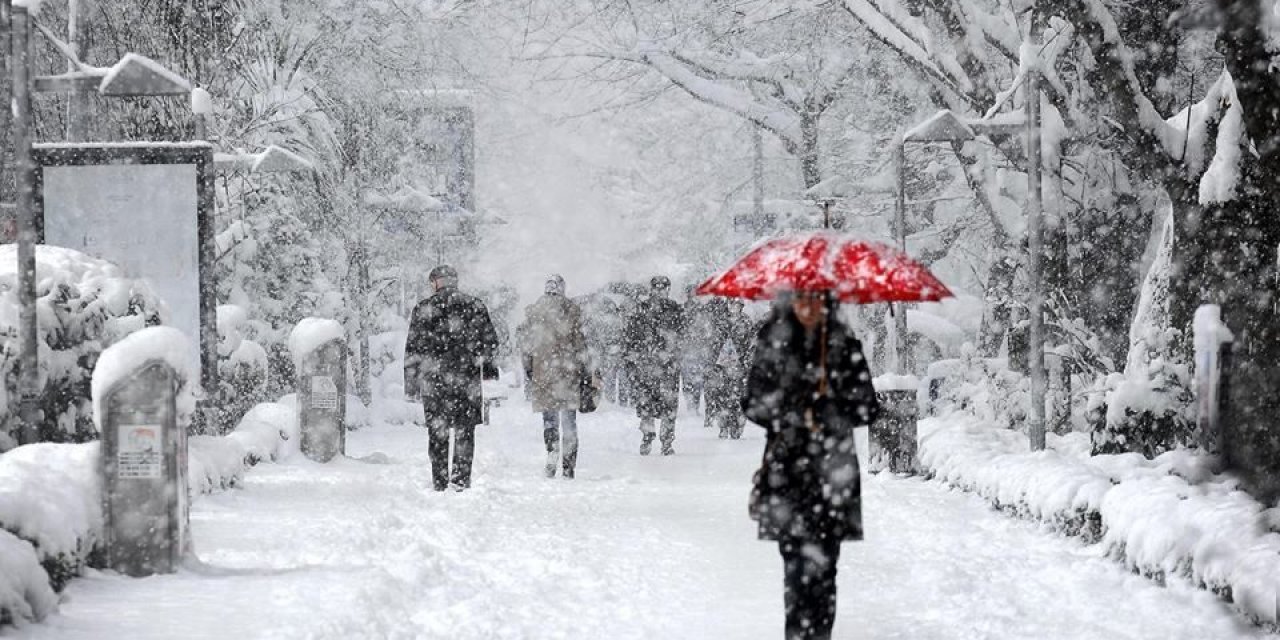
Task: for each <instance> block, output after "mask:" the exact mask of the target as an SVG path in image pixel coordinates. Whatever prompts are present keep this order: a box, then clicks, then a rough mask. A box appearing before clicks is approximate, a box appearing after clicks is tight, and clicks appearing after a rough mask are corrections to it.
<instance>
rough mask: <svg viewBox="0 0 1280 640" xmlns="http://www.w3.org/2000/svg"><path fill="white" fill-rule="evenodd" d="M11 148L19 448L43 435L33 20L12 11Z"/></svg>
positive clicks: (21, 10) (23, 11)
mask: <svg viewBox="0 0 1280 640" xmlns="http://www.w3.org/2000/svg"><path fill="white" fill-rule="evenodd" d="M12 13H13V15H12V30H13V31H12V38H13V55H12V59H13V147H14V154H13V156H14V165H15V168H16V170H17V175H16V177H15V180H16V183H17V185H16V186H17V200H18V202H17V205H18V209H17V217H18V306H19V311H18V335H19V352H18V354H19V355H18V358H19V359H18V418H19V421H20V422H21V425H22V426H21V427H20V428H19V433H18V442H19V443H20V444H27V443H31V442H36V441H37V440H38V439H39V433H40V421H41V416H40V404H39V401H40V400H39V395H38V394H39V382H40V378H39V370H38V367H39V360H38V358H39V352H38V351H37V346H36V345H37V344H38V340H39V336H38V327H37V324H36V322H37V320H36V224H35V169H36V167H35V161H34V159H33V158H32V156H31V133H32V122H31V77H30V76H31V16H30V15H29V14H28V13H27V9H26V8H25V7H13V10H12Z"/></svg>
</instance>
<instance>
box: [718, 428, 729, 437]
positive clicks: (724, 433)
mask: <svg viewBox="0 0 1280 640" xmlns="http://www.w3.org/2000/svg"><path fill="white" fill-rule="evenodd" d="M728 437H729V429H727V428H725V427H720V439H721V440H724V439H725V438H728Z"/></svg>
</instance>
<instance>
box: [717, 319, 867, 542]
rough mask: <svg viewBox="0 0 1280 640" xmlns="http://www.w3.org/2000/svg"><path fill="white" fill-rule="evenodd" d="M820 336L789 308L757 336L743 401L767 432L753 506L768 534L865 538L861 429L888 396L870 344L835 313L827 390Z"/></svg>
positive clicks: (746, 410)
mask: <svg viewBox="0 0 1280 640" xmlns="http://www.w3.org/2000/svg"><path fill="white" fill-rule="evenodd" d="M821 335H822V329H821V328H819V329H817V330H815V331H814V332H812V333H809V332H806V331H805V329H804V327H803V325H801V324H800V322H799V321H798V320H797V319H796V317H795V314H794V313H792V312H791V310H790V309H789V308H788V309H785V311H784V312H783V313H780V314H779V313H775V315H774V316H773V317H771V318H770V320H769V321H768V322H766V323H765V325H764V327H762V328H761V329H760V333H759V335H758V336H757V338H756V347H755V357H754V359H753V361H752V363H751V369H750V372H749V373H748V375H747V391H746V395H745V396H744V397H743V399H742V407H743V412H744V414H745V415H746V417H747V419H748V420H750V421H752V422H754V423H756V424H758V425H760V426H762V427H764V428H765V429H766V431H767V434H766V438H765V452H764V458H763V460H762V461H761V467H760V470H759V471H757V472H756V475H755V479H754V485H755V486H754V487H753V490H752V495H751V504H750V513H751V515H752V518H753V519H755V520H756V521H757V522H758V523H759V525H760V537H761V538H762V539H768V540H778V539H803V540H860V539H861V538H862V502H861V500H862V497H861V490H860V486H859V482H860V479H859V470H858V458H857V455H856V453H855V451H854V435H853V430H854V428H855V427H858V426H862V425H867V424H870V423H871V421H872V420H874V419H875V417H876V414H877V413H878V412H879V404H878V403H877V402H876V396H875V390H874V389H873V388H872V386H871V373H870V370H869V369H868V367H867V362H866V359H865V358H864V357H863V354H862V344H861V343H860V342H858V340H857V338H855V337H854V336H853V333H852V332H851V331H850V330H849V328H848V327H846V326H845V325H844V324H843V323H841V322H839V320H837V319H836V318H835V317H831V318H830V319H829V320H828V325H827V329H826V335H827V348H826V356H827V358H826V363H827V371H826V374H827V392H826V393H825V394H824V395H822V396H820V397H819V396H818V394H817V390H818V381H819V377H820V367H819V366H818V362H819V360H820V359H821V358H820V354H821V352H822V347H821V343H822V339H821ZM807 411H812V415H813V416H814V420H813V423H812V426H810V425H809V423H808V421H807V420H806V412H807Z"/></svg>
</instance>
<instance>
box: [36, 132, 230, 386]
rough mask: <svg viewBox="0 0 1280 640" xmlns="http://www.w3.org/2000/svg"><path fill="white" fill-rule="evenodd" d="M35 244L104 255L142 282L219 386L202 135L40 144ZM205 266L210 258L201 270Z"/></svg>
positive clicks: (208, 157) (209, 380)
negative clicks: (185, 139)
mask: <svg viewBox="0 0 1280 640" xmlns="http://www.w3.org/2000/svg"><path fill="white" fill-rule="evenodd" d="M33 153H34V156H35V161H36V164H37V169H36V197H35V204H36V225H37V228H38V233H39V235H40V238H39V242H41V243H43V244H49V245H54V246H59V247H67V248H70V249H75V250H77V251H81V252H84V253H86V254H89V255H91V256H94V257H97V258H101V259H103V260H107V261H109V262H112V263H114V264H116V265H119V266H120V267H121V268H122V269H124V271H125V273H126V274H128V275H129V276H131V277H135V278H141V279H144V280H146V281H147V282H148V283H149V284H150V285H151V287H152V288H153V289H154V290H155V292H156V293H157V294H158V295H159V296H160V298H161V299H163V300H164V302H165V303H166V305H167V306H168V309H169V314H168V318H167V319H166V321H165V322H166V324H169V325H172V326H174V327H176V328H178V329H179V330H181V331H182V332H183V333H186V334H187V335H188V336H190V337H191V339H192V340H195V341H197V342H198V343H199V344H200V353H199V354H196V355H194V356H193V358H196V359H199V360H200V361H201V362H193V363H192V364H193V365H197V364H198V365H200V371H201V383H202V386H203V387H204V388H206V389H213V388H216V376H217V352H216V349H217V332H216V324H217V323H216V317H215V309H216V308H217V305H216V301H215V300H214V298H213V296H214V295H215V288H214V282H213V268H212V265H213V262H214V259H215V249H214V244H213V182H212V177H213V150H212V148H211V147H210V146H209V145H208V144H207V143H118V144H117V143H112V144H93V143H86V144H42V145H36V146H35V148H34V150H33ZM201 265H210V268H208V269H202V268H201Z"/></svg>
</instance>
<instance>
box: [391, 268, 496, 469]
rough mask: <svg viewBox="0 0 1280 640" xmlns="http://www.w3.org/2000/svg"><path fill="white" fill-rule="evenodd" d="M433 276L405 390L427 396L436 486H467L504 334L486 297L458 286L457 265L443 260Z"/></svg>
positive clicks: (410, 342)
mask: <svg viewBox="0 0 1280 640" xmlns="http://www.w3.org/2000/svg"><path fill="white" fill-rule="evenodd" d="M428 279H429V280H430V281H431V287H432V289H433V291H434V293H433V294H432V295H431V296H430V297H428V298H427V299H425V300H422V301H421V302H419V303H418V304H417V306H415V307H414V309H413V314H412V316H411V317H410V320H409V335H408V337H407V338H406V340H405V349H404V351H405V357H404V386H405V393H406V395H408V396H409V398H410V399H411V400H420V401H421V402H422V408H423V414H424V416H425V417H426V420H427V433H428V438H429V444H428V448H427V451H428V454H429V456H430V457H431V483H432V487H433V488H434V489H435V490H436V491H444V490H445V489H446V488H447V487H449V486H450V485H452V486H453V488H454V490H456V491H462V490H464V489H468V488H470V487H471V464H472V460H473V458H474V456H475V429H476V425H477V424H480V423H481V422H482V421H483V406H482V402H483V400H482V398H481V393H480V381H481V378H487V379H490V378H497V367H496V365H494V364H493V363H494V359H495V357H496V351H497V348H498V336H497V333H496V332H495V331H494V329H493V323H492V322H491V321H490V320H489V311H488V309H486V308H485V306H484V303H483V302H481V301H480V300H479V299H478V298H475V297H473V296H469V295H467V294H465V293H461V292H460V291H458V272H457V271H455V270H454V269H453V267H450V266H448V265H440V266H438V267H436V268H434V269H432V270H431V273H430V275H429V276H428ZM451 435H452V436H453V456H452V459H451V458H450V456H449V440H450V436H451ZM451 463H452V464H451ZM451 467H452V470H451Z"/></svg>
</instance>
